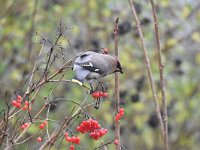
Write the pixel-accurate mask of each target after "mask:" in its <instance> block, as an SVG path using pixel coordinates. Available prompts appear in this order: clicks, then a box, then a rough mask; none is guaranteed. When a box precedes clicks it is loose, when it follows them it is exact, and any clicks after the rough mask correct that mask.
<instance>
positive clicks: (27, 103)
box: [22, 101, 31, 110]
mask: <svg viewBox="0 0 200 150" xmlns="http://www.w3.org/2000/svg"><path fill="white" fill-rule="evenodd" d="M22 109H23V110H27V109H28V110H31V105H30V103H29V102H28V101H25V102H24V106H23V107H22Z"/></svg>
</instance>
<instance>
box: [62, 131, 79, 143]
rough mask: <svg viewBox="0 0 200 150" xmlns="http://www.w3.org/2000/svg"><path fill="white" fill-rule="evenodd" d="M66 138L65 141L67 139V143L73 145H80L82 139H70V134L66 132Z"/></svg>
mask: <svg viewBox="0 0 200 150" xmlns="http://www.w3.org/2000/svg"><path fill="white" fill-rule="evenodd" d="M64 137H65V139H66V141H67V142H72V143H75V144H80V137H78V136H72V137H69V135H68V133H67V132H66V133H65V134H64Z"/></svg>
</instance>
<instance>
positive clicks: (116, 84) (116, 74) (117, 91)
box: [114, 17, 120, 150]
mask: <svg viewBox="0 0 200 150" xmlns="http://www.w3.org/2000/svg"><path fill="white" fill-rule="evenodd" d="M118 24H119V17H117V19H116V21H115V27H114V42H115V43H114V44H115V56H116V57H118ZM119 86H120V85H119V76H118V73H115V103H116V106H115V108H116V113H118V112H119V108H120V98H119ZM115 139H118V140H119V144H118V145H116V150H119V149H120V124H119V121H116V122H115Z"/></svg>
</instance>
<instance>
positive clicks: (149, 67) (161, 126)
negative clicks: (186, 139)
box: [128, 0, 164, 138]
mask: <svg viewBox="0 0 200 150" xmlns="http://www.w3.org/2000/svg"><path fill="white" fill-rule="evenodd" d="M128 2H129V5H130V7H131V11H132V14H133V18H134V20H135V23H136V27H137V30H138V33H139V37H140V42H141V46H142V50H143V53H144V58H145V63H146V68H147V72H148V78H149V83H150V87H151V91H152V94H153V100H154V103H155V107H156V114H157V117H158V119H159V123H160V128H161V133H162V138H164V126H163V122H162V116H161V111H160V106H159V103H158V98H157V94H156V89H155V82H154V79H153V75H152V71H151V65H150V59H149V56H148V53H147V49H146V46H145V42H144V36H143V33H142V29H141V26H140V21H139V19H138V15H137V13H136V10H135V7H134V5H133V2H132V1H131V0H128Z"/></svg>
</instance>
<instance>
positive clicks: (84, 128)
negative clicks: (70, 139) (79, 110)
mask: <svg viewBox="0 0 200 150" xmlns="http://www.w3.org/2000/svg"><path fill="white" fill-rule="evenodd" d="M100 128H101V126H100V125H99V123H98V121H96V120H93V119H88V120H87V121H86V120H83V121H82V123H81V124H80V125H79V126H78V127H77V128H76V129H77V130H78V131H79V132H81V133H86V132H92V131H94V130H96V129H100Z"/></svg>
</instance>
